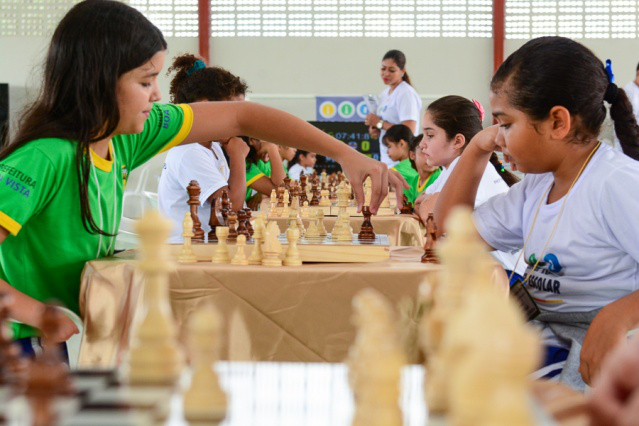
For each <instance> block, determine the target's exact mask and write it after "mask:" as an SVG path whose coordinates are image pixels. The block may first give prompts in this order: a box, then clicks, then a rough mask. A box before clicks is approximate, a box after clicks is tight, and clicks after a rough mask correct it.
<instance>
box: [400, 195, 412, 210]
mask: <svg viewBox="0 0 639 426" xmlns="http://www.w3.org/2000/svg"><path fill="white" fill-rule="evenodd" d="M403 197H404V198H403V199H404V205H403V206H402V208H401V209H400V210H399V213H400V214H413V204H412V203H409V202H408V197H406V195H403Z"/></svg>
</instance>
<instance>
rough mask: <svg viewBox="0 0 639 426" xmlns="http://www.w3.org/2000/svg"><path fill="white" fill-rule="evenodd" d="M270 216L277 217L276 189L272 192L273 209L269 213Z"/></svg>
mask: <svg viewBox="0 0 639 426" xmlns="http://www.w3.org/2000/svg"><path fill="white" fill-rule="evenodd" d="M268 215H269V216H271V217H272V216H276V215H277V192H276V191H275V189H272V190H271V208H270V209H269V211H268Z"/></svg>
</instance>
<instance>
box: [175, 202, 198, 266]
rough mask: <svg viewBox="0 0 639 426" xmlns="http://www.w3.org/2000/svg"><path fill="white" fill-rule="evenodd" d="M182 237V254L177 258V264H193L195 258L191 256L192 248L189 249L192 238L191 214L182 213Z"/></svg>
mask: <svg viewBox="0 0 639 426" xmlns="http://www.w3.org/2000/svg"><path fill="white" fill-rule="evenodd" d="M182 237H183V238H184V242H183V243H182V253H180V255H179V256H178V262H180V263H195V262H197V257H195V254H193V248H192V247H191V238H192V237H193V220H192V219H191V213H189V212H186V213H184V220H183V221H182Z"/></svg>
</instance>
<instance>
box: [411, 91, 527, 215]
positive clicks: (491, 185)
mask: <svg viewBox="0 0 639 426" xmlns="http://www.w3.org/2000/svg"><path fill="white" fill-rule="evenodd" d="M480 108H481V104H479V102H477V101H475V102H471V101H469V100H468V99H466V98H463V97H461V96H444V97H443V98H440V99H437V100H436V101H435V102H433V103H431V104H430V105H429V106H428V108H427V109H426V112H425V113H424V119H423V121H422V123H423V125H424V138H423V139H422V142H421V143H420V147H421V148H422V151H423V153H424V155H426V162H427V163H428V165H429V166H440V167H442V168H443V170H442V172H441V174H440V176H439V177H438V178H437V180H436V181H435V183H434V184H433V185H431V186H429V187H428V188H427V189H426V191H425V192H424V194H423V195H422V196H421V197H419V198H418V200H417V202H416V203H417V205H416V206H415V211H416V212H417V214H418V215H419V217H420V218H421V219H422V220H426V219H427V218H428V214H429V213H431V212H432V211H433V208H434V206H435V202H436V200H437V197H438V194H439V192H440V191H441V190H442V188H443V187H444V185H445V184H446V181H447V180H448V177H449V176H450V173H451V171H452V170H453V169H454V168H455V166H456V165H457V162H458V161H459V157H460V156H461V154H462V152H463V151H464V149H465V148H466V146H467V145H468V143H469V142H470V140H471V139H472V138H473V136H475V135H476V134H477V133H478V132H479V131H481V129H482V124H481V123H482V119H483V116H482V111H483V108H481V109H480ZM490 163H491V164H487V165H486V166H485V169H484V173H483V174H482V178H481V183H480V185H479V188H478V189H477V194H476V196H475V202H474V206H475V207H476V206H479V205H481V204H483V203H485V202H486V201H487V200H488V199H489V198H491V197H493V196H495V195H497V194H501V193H503V192H506V191H508V187H509V186H511V185H513V184H515V183H516V182H517V181H518V180H519V179H518V178H517V177H516V176H515V175H513V174H512V173H510V172H509V171H507V170H505V169H504V167H503V166H502V164H501V163H500V162H499V160H498V159H497V155H493V156H491V159H490Z"/></svg>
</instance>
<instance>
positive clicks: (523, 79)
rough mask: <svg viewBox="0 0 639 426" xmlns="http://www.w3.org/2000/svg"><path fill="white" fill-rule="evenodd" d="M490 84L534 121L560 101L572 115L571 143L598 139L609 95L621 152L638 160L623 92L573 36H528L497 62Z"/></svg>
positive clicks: (637, 130) (637, 134) (635, 130)
mask: <svg viewBox="0 0 639 426" xmlns="http://www.w3.org/2000/svg"><path fill="white" fill-rule="evenodd" d="M490 88H491V90H492V91H493V92H494V93H499V92H502V93H505V94H506V96H507V98H508V101H509V103H510V104H511V105H512V106H513V107H515V108H517V109H518V110H521V111H523V112H524V113H526V114H527V115H528V116H529V117H530V118H531V119H532V120H533V121H539V120H543V119H545V118H547V117H548V114H549V113H550V110H551V109H552V108H553V107H555V106H563V107H564V108H566V109H567V110H568V111H569V112H570V115H571V117H572V119H573V120H574V121H573V122H574V124H573V129H572V132H573V135H572V139H573V142H574V143H588V142H590V141H592V140H596V139H597V138H598V136H599V132H600V129H601V125H602V123H603V122H604V120H605V118H606V107H605V106H604V98H606V100H607V101H609V100H612V103H611V106H610V116H611V117H612V119H613V120H614V123H615V133H616V134H617V138H619V141H620V142H621V147H622V148H623V152H624V153H625V154H626V155H628V156H629V157H632V158H634V159H635V160H637V159H639V127H637V122H636V119H635V117H634V115H633V113H632V105H631V104H630V101H629V100H628V96H627V95H626V92H625V91H624V90H623V89H618V88H617V87H616V86H615V85H611V84H609V82H608V74H607V72H606V70H605V68H604V65H603V63H602V62H601V61H600V60H599V59H598V58H597V57H596V56H595V55H594V53H592V52H591V51H590V50H589V49H588V48H586V47H585V46H582V45H581V44H579V43H577V42H575V41H573V40H570V39H567V38H563V37H541V38H537V39H534V40H531V41H529V42H528V43H526V44H524V45H523V46H522V47H521V48H519V49H518V50H517V51H516V52H515V53H513V54H512V55H510V56H509V57H508V58H507V59H506V60H505V61H504V63H503V64H501V66H500V67H499V69H498V70H497V72H496V73H495V75H494V76H493V80H492V82H491V84H490ZM607 91H608V92H609V93H608V96H606V92H607ZM615 92H616V93H615Z"/></svg>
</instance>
